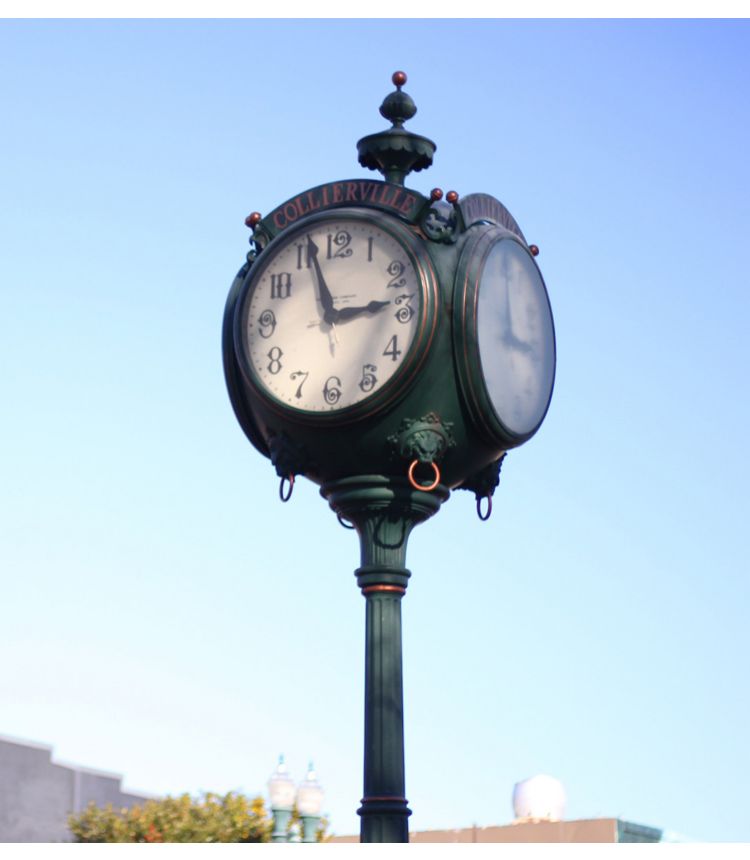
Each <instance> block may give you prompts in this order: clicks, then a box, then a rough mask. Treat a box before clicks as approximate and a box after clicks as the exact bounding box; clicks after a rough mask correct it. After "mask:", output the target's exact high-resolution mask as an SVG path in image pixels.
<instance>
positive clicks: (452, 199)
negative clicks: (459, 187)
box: [445, 191, 458, 203]
mask: <svg viewBox="0 0 750 860" xmlns="http://www.w3.org/2000/svg"><path fill="white" fill-rule="evenodd" d="M445 199H446V200H447V201H448V202H449V203H458V191H449V192H448V193H447V194H446V195H445Z"/></svg>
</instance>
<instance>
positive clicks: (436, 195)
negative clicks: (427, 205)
mask: <svg viewBox="0 0 750 860" xmlns="http://www.w3.org/2000/svg"><path fill="white" fill-rule="evenodd" d="M442 199H443V189H442V188H433V189H432V191H430V200H432V201H433V202H434V201H435V200H442Z"/></svg>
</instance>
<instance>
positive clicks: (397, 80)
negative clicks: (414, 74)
mask: <svg viewBox="0 0 750 860" xmlns="http://www.w3.org/2000/svg"><path fill="white" fill-rule="evenodd" d="M391 80H392V81H393V83H394V84H395V85H396V86H397V87H398V88H399V89H401V87H403V85H404V84H405V83H406V72H394V73H393V76H392V77H391Z"/></svg>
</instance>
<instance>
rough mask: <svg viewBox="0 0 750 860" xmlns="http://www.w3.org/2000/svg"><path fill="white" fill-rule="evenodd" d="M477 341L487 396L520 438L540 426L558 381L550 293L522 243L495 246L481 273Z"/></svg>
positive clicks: (507, 241) (503, 241)
mask: <svg viewBox="0 0 750 860" xmlns="http://www.w3.org/2000/svg"><path fill="white" fill-rule="evenodd" d="M476 338H477V345H478V351H479V359H480V362H481V369H482V375H483V379H484V385H485V388H486V391H487V395H488V397H489V400H490V402H491V404H492V407H493V409H494V410H495V412H496V413H497V417H498V418H499V419H500V421H501V422H502V424H503V425H504V426H505V427H506V428H507V429H508V430H509V431H510V432H511V433H513V434H515V435H516V436H528V435H530V434H531V433H533V432H534V431H535V430H536V428H537V427H538V426H539V424H540V423H541V421H542V419H543V418H544V415H545V413H546V411H547V407H548V405H549V400H550V396H551V394H552V385H553V382H554V376H555V334H554V328H553V323H552V313H551V311H550V306H549V300H548V298H547V291H546V289H545V286H544V281H543V280H542V276H541V275H540V273H539V269H538V268H537V266H536V264H535V263H534V260H533V258H532V257H531V255H530V253H529V252H528V251H527V250H526V248H524V247H523V246H522V245H521V244H520V243H519V242H517V241H515V240H514V239H511V238H504V239H501V240H500V241H497V242H495V244H494V245H492V247H491V248H490V251H489V253H488V254H487V256H486V258H485V261H484V266H483V267H482V271H481V275H480V279H479V284H478V294H477V299H476Z"/></svg>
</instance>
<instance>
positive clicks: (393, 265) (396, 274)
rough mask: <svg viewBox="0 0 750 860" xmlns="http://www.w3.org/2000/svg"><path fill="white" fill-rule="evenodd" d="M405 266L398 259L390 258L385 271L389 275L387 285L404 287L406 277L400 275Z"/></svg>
mask: <svg viewBox="0 0 750 860" xmlns="http://www.w3.org/2000/svg"><path fill="white" fill-rule="evenodd" d="M405 269H406V266H405V265H404V264H403V263H402V262H401V261H400V260H392V261H391V262H390V263H389V264H388V268H387V269H386V272H388V274H389V275H390V276H391V279H390V281H388V286H389V287H396V289H398V288H399V287H405V286H406V278H404V277H402V275H403V274H404V271H405Z"/></svg>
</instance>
